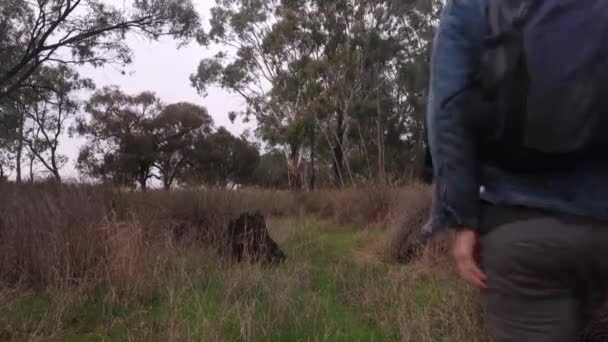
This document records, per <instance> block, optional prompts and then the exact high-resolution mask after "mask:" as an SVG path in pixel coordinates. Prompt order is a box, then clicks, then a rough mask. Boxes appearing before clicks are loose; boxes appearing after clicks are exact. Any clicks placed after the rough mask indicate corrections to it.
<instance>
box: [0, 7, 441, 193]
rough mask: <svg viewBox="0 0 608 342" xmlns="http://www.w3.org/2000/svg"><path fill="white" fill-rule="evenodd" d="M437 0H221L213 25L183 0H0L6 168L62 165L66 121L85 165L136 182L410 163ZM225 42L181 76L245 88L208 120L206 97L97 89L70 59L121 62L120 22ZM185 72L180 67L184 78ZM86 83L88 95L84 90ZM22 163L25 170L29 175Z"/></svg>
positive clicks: (123, 26) (297, 183)
mask: <svg viewBox="0 0 608 342" xmlns="http://www.w3.org/2000/svg"><path fill="white" fill-rule="evenodd" d="M441 5H442V2H441V0H408V1H395V0H335V1H324V0H217V1H216V5H215V6H214V7H213V8H212V10H211V15H210V18H209V25H207V26H206V27H205V28H203V26H204V25H202V24H201V21H202V19H201V17H200V15H199V13H197V12H196V9H195V7H194V5H193V3H192V1H191V0H147V1H139V0H133V1H125V5H124V6H122V7H120V8H119V7H117V6H112V5H110V4H107V3H106V2H105V1H102V0H36V1H29V0H14V1H3V2H0V36H2V37H4V39H3V40H2V41H0V178H3V177H5V176H6V175H7V174H8V173H9V172H11V171H12V173H13V174H14V178H15V179H16V180H17V181H22V180H24V179H26V178H29V179H34V178H35V176H36V175H35V172H36V170H40V169H41V170H43V171H44V174H45V175H48V176H49V177H51V178H52V179H54V180H56V181H61V172H60V170H61V169H62V167H63V166H64V165H65V164H66V163H67V158H66V157H65V156H63V155H61V153H60V151H61V150H60V149H59V146H60V142H61V140H62V139H64V138H65V137H66V136H69V135H71V136H78V137H83V138H85V140H86V143H85V144H84V145H83V146H82V148H81V151H80V154H79V156H78V160H77V163H76V165H77V169H78V171H79V172H80V174H81V175H83V176H86V177H88V178H91V179H95V180H97V181H102V182H107V183H112V184H115V185H118V186H138V187H139V188H141V189H146V188H147V187H148V186H149V182H150V181H151V180H152V179H156V180H158V182H159V183H160V184H162V185H163V186H164V187H165V188H170V187H172V186H174V185H176V184H181V185H199V184H205V185H213V186H230V185H259V186H267V187H291V188H315V187H317V186H347V185H352V184H356V183H358V182H369V181H373V182H383V183H388V182H393V181H396V180H398V179H402V178H404V177H409V176H412V175H413V176H416V175H420V173H421V171H422V166H423V159H424V151H425V142H424V125H423V121H424V112H425V109H424V108H425V105H426V103H425V99H426V97H427V94H426V86H427V83H428V74H429V70H428V64H429V63H428V62H429V58H430V50H431V48H432V47H431V38H432V36H433V31H434V25H435V24H436V21H437V17H438V14H439V11H440V9H441ZM130 34H137V35H141V36H144V37H146V38H149V39H159V38H160V37H162V36H171V37H173V38H174V39H175V40H176V41H177V43H178V44H185V43H188V42H190V41H192V40H196V41H198V43H199V44H201V45H203V46H207V47H212V46H213V47H216V48H219V52H218V53H217V54H216V55H214V56H213V57H211V58H206V59H203V60H202V61H201V62H200V65H199V67H198V69H197V70H194V71H193V75H192V76H191V78H190V82H191V83H192V85H193V86H194V87H195V88H196V89H197V90H198V91H199V92H200V93H201V95H202V96H205V95H206V91H207V89H208V88H209V87H211V86H219V87H222V88H224V89H226V90H228V91H231V92H234V93H236V94H238V95H239V96H241V97H242V98H243V100H244V102H245V106H244V108H243V109H242V110H241V111H239V112H234V113H231V114H230V116H231V119H232V120H245V121H248V120H255V122H256V124H257V128H256V130H255V132H254V135H253V136H252V135H244V136H240V137H235V136H233V135H232V134H231V133H230V132H229V131H228V130H226V129H225V128H223V127H219V128H217V127H215V126H214V123H213V120H212V118H211V116H210V115H209V113H207V111H206V109H205V108H204V107H201V106H198V105H195V104H190V103H175V104H168V105H167V104H164V103H163V102H162V101H161V99H159V98H158V97H157V96H156V95H155V94H154V93H153V92H143V93H141V94H126V93H124V92H123V91H121V90H120V89H119V88H118V87H105V88H103V89H96V87H95V85H94V83H93V82H92V80H90V79H87V78H86V77H83V75H79V74H78V72H77V71H76V69H75V66H78V65H84V64H89V65H93V66H95V67H104V66H105V65H107V64H115V63H119V64H127V63H130V62H131V60H132V51H131V49H130V47H129V46H128V44H127V43H126V40H125V37H126V36H127V35H130ZM184 81H185V82H187V81H188V80H184ZM82 94H88V95H86V97H87V99H86V100H84V101H82V100H80V98H81V97H82V96H83V95H82ZM28 176H29V177H28Z"/></svg>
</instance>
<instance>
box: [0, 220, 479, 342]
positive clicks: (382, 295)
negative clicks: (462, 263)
mask: <svg viewBox="0 0 608 342" xmlns="http://www.w3.org/2000/svg"><path fill="white" fill-rule="evenodd" d="M273 226H275V227H273V230H274V234H275V235H276V236H277V237H278V238H277V240H278V241H279V243H280V245H281V246H282V247H283V248H284V249H285V250H286V253H287V254H288V261H287V262H286V263H285V264H284V265H281V266H279V267H276V268H272V269H262V268H260V267H256V266H250V265H238V266H234V267H228V266H227V265H225V264H222V263H220V262H218V261H217V259H216V258H210V257H209V255H208V254H207V255H205V254H202V255H200V257H198V258H194V257H192V256H188V257H182V258H177V257H176V262H175V269H174V270H172V273H171V274H173V276H172V277H170V278H168V279H163V280H159V282H158V284H162V286H161V285H157V286H150V287H149V288H147V289H146V290H139V291H138V292H135V293H131V294H126V295H125V294H116V293H112V292H111V291H100V292H99V293H98V294H97V295H93V296H87V297H83V296H78V295H73V296H72V295H58V294H47V295H41V294H39V293H38V294H24V293H19V294H18V295H16V294H12V295H11V294H10V293H8V292H7V293H3V294H0V298H1V299H2V302H0V304H3V305H2V308H1V309H0V340H27V339H30V338H32V337H39V338H41V339H44V340H58V341H64V340H72V341H127V340H137V341H139V340H141V341H150V340H152V341H167V340H175V341H182V340H183V341H189V340H192V341H201V340H202V341H397V340H407V341H461V340H462V338H463V337H464V336H467V338H466V339H465V340H467V341H482V340H483V335H482V333H481V332H480V331H481V328H480V327H479V325H478V324H477V323H476V322H475V319H476V316H475V314H474V313H471V310H470V308H466V307H461V308H459V305H461V303H459V302H458V300H461V301H462V300H465V301H466V300H468V299H467V298H468V297H467V296H468V292H467V291H466V289H465V288H464V287H462V286H461V285H459V283H458V282H456V281H455V280H454V279H455V278H454V277H453V276H452V275H451V274H449V273H447V272H443V273H445V274H441V272H433V271H429V268H428V267H427V266H424V267H423V266H415V265H414V266H408V268H404V267H402V266H394V265H393V266H391V265H387V264H384V263H382V262H381V261H380V258H379V257H378V255H377V253H376V251H377V250H378V248H376V246H379V244H380V241H381V232H379V231H373V230H356V229H349V228H344V227H334V226H332V225H328V224H325V223H322V222H319V221H316V220H307V221H305V222H300V223H297V224H296V223H290V222H278V223H277V224H276V225H273ZM115 297H116V298H115ZM117 298H118V299H117ZM451 315H457V319H454V318H451ZM458 315H460V316H461V317H460V318H458ZM463 324H469V325H470V326H469V327H466V328H464V329H463V327H462V325H463Z"/></svg>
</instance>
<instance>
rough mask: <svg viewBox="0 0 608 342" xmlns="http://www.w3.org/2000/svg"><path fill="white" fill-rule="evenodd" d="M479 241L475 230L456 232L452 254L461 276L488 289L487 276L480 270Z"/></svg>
mask: <svg viewBox="0 0 608 342" xmlns="http://www.w3.org/2000/svg"><path fill="white" fill-rule="evenodd" d="M478 252H479V241H478V239H477V233H476V232H475V231H474V230H470V229H465V230H460V231H458V232H456V236H455V239H454V245H453V246H452V254H453V256H454V259H455V260H456V264H457V266H458V272H460V275H461V276H462V277H463V278H464V279H466V280H468V281H469V282H471V283H472V284H473V285H475V286H477V287H479V288H482V289H483V288H486V287H487V285H486V279H487V278H486V275H485V274H484V273H483V272H482V271H481V269H480V268H479V253H478Z"/></svg>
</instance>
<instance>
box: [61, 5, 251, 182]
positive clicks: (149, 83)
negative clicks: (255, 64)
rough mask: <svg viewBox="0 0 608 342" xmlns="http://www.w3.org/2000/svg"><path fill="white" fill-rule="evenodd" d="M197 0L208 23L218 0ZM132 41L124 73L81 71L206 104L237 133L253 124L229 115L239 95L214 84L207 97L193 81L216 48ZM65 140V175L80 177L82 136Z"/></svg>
mask: <svg viewBox="0 0 608 342" xmlns="http://www.w3.org/2000/svg"><path fill="white" fill-rule="evenodd" d="M124 1H130V0H124ZM193 1H194V2H195V3H196V5H197V7H198V9H199V12H200V14H201V16H202V19H203V23H204V24H205V25H207V23H208V21H209V9H210V8H211V7H212V6H213V4H214V0H193ZM108 2H110V3H114V4H120V5H122V3H123V0H108ZM128 42H129V46H130V47H131V48H132V49H133V52H134V61H133V63H132V64H130V65H128V66H127V67H126V70H125V71H126V73H125V75H122V73H121V71H122V70H123V69H122V68H117V67H116V66H108V67H104V68H98V69H95V68H91V67H82V68H80V73H81V75H82V76H83V77H89V78H92V79H93V80H94V81H95V83H96V85H97V87H98V88H101V87H103V86H106V85H118V86H119V87H120V88H121V89H122V90H123V91H125V92H127V93H138V92H142V91H145V90H151V91H153V92H156V94H157V95H158V96H159V97H160V98H161V100H162V101H163V102H164V103H174V102H181V101H187V102H192V103H195V104H199V105H202V106H205V107H206V108H207V109H208V110H209V114H210V115H211V116H212V117H213V119H214V120H215V124H216V126H225V127H226V128H228V129H229V130H230V131H232V132H233V133H235V134H240V133H241V132H243V130H244V129H246V128H251V125H249V126H247V125H244V124H242V123H240V122H238V120H237V122H235V123H234V124H232V123H231V122H230V120H229V119H228V113H229V112H230V111H234V110H239V109H241V108H242V106H243V101H242V100H241V98H240V97H238V95H234V94H230V93H227V92H225V91H223V90H221V89H218V88H211V89H209V92H208V96H207V97H206V98H203V97H201V96H200V95H199V94H198V93H197V92H196V90H195V89H194V88H192V86H191V85H190V79H189V77H190V75H191V74H192V73H194V72H195V71H196V69H197V67H198V64H199V62H200V61H201V59H202V58H204V57H209V56H211V55H213V54H214V52H215V51H213V50H211V51H210V50H209V49H207V48H204V47H201V46H199V45H198V44H197V43H196V42H193V43H192V44H190V45H189V46H186V47H182V48H180V49H177V44H176V43H175V42H174V41H172V40H171V39H164V40H161V41H159V42H150V41H148V40H146V39H143V38H141V37H136V36H131V37H129V38H128ZM61 144H62V146H61V151H62V153H63V154H65V155H67V156H68V157H69V159H70V160H69V162H68V165H66V166H65V167H64V169H62V175H63V176H64V177H66V178H71V177H76V176H77V172H76V170H75V168H74V161H75V160H76V158H77V155H78V150H79V148H80V146H81V145H82V140H81V139H64V140H63V141H62V142H61Z"/></svg>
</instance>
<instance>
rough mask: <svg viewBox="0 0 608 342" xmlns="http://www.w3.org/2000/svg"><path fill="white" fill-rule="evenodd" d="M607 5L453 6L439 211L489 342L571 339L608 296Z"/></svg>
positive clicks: (433, 88) (439, 135) (437, 112)
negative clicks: (478, 299)
mask: <svg viewBox="0 0 608 342" xmlns="http://www.w3.org/2000/svg"><path fill="white" fill-rule="evenodd" d="M607 37H608V1H605V0H552V1H542V0H447V4H446V6H445V8H444V11H443V14H442V18H441V21H440V25H439V29H438V32H437V36H436V38H435V44H434V51H433V58H432V67H431V70H432V75H431V85H430V96H429V111H428V117H427V123H428V130H429V131H428V132H429V144H430V149H431V153H432V157H433V169H434V170H433V172H434V178H435V200H434V205H433V213H432V217H431V220H430V222H429V225H427V228H428V229H429V230H432V231H433V232H437V231H440V230H441V229H443V228H450V229H453V230H455V231H456V232H455V239H454V244H453V255H454V257H455V259H456V263H457V266H458V269H459V272H460V273H461V275H462V276H463V277H464V278H465V279H466V280H468V281H469V282H471V283H472V284H474V285H475V286H477V287H479V288H480V289H481V293H482V301H483V306H484V311H485V317H486V320H487V325H488V329H489V332H490V334H491V335H492V336H493V337H494V339H495V341H497V342H503V341H576V340H578V339H579V338H580V335H581V333H582V332H583V329H584V328H585V326H586V325H587V324H588V322H589V320H590V319H591V317H592V315H593V314H594V312H596V311H597V309H598V308H599V307H600V306H601V305H602V304H603V303H604V300H605V295H606V292H607V289H608V224H606V223H604V222H607V221H608V156H607V155H606V152H605V151H606V150H608V149H607V148H608V143H607V142H606V138H605V137H607V136H608V124H606V123H607V122H608V65H607V62H608V38H607Z"/></svg>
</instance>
